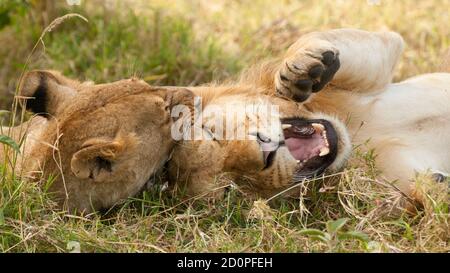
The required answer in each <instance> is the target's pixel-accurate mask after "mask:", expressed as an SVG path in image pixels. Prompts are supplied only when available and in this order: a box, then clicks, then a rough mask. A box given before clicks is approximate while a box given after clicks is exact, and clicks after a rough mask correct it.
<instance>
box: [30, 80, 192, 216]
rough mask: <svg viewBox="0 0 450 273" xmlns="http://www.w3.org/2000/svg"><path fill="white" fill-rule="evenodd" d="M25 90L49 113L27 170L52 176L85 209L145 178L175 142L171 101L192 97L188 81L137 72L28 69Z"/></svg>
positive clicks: (68, 199) (37, 109) (34, 107)
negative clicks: (82, 74) (147, 77)
mask: <svg viewBox="0 0 450 273" xmlns="http://www.w3.org/2000/svg"><path fill="white" fill-rule="evenodd" d="M21 95H22V96H27V97H30V99H29V100H28V101H27V108H28V109H29V110H31V111H32V112H34V113H35V114H36V115H38V116H43V117H45V118H46V119H47V120H48V121H47V122H46V123H45V125H43V126H46V128H45V130H41V131H42V133H41V134H40V135H39V136H37V141H33V142H34V143H35V144H33V147H30V149H31V150H30V153H29V154H28V156H27V158H26V163H25V164H24V165H23V166H24V168H25V171H26V172H27V173H29V174H32V175H33V176H34V177H37V178H44V179H47V178H48V177H49V176H50V177H53V180H54V181H53V182H52V184H51V187H50V190H49V191H50V192H53V193H55V195H56V197H57V200H58V201H59V202H60V203H61V204H67V206H68V208H69V209H71V210H74V209H76V210H78V211H86V212H88V211H91V210H96V209H101V208H107V207H110V206H112V205H114V204H115V203H117V202H119V201H120V200H123V199H125V198H127V197H130V196H133V195H134V194H136V193H137V192H138V191H139V190H140V189H141V188H142V187H143V186H144V185H145V183H146V182H147V181H148V180H149V178H151V177H152V175H154V174H155V172H156V171H157V170H158V169H159V168H160V167H161V166H162V164H164V162H165V161H166V160H167V158H168V156H169V154H170V151H171V149H172V147H173V145H174V141H173V140H172V138H171V136H170V130H171V125H172V122H173V119H172V118H171V116H170V110H171V108H172V107H173V105H178V104H185V105H188V104H189V103H191V102H190V99H191V98H192V94H191V92H190V91H188V90H186V89H182V88H179V89H170V88H154V87H151V86H149V85H148V84H146V83H145V82H143V81H140V80H136V79H129V80H122V81H118V82H114V83H109V84H99V85H94V84H82V83H79V82H77V81H74V80H70V79H68V78H66V77H63V76H61V75H60V74H59V73H56V72H51V71H33V72H30V73H28V74H27V75H26V76H25V78H24V80H23V81H22V86H21ZM39 172H40V173H39ZM42 172H43V175H42Z"/></svg>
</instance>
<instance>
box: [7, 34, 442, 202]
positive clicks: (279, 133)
mask: <svg viewBox="0 0 450 273" xmlns="http://www.w3.org/2000/svg"><path fill="white" fill-rule="evenodd" d="M402 48H403V41H402V39H401V37H400V36H398V35H397V34H394V33H388V32H384V33H370V32H364V31H359V30H348V29H347V30H333V31H328V32H320V33H312V34H308V35H305V36H303V37H301V38H300V39H299V40H298V41H297V42H296V43H295V44H294V45H292V46H291V47H290V48H289V50H288V51H287V54H286V55H285V56H284V58H282V59H280V60H279V61H273V62H268V63H264V64H261V65H259V66H256V67H254V68H252V69H250V70H249V71H248V72H247V73H245V74H244V75H243V76H242V79H241V80H240V81H238V82H236V83H234V84H226V85H211V86H202V87H189V88H188V89H186V88H181V87H180V88H177V87H167V88H164V87H158V88H155V87H150V86H148V85H147V84H145V83H144V82H142V81H137V80H125V81H120V82H116V83H111V84H105V85H94V86H87V85H83V84H80V83H77V82H75V81H71V80H68V79H67V78H64V77H62V76H60V75H55V73H52V72H45V71H44V72H43V71H41V72H33V73H30V74H28V76H27V77H26V78H25V80H24V83H25V84H24V85H23V87H22V95H26V96H30V97H34V98H35V99H34V100H31V101H30V102H29V103H28V107H29V109H30V110H32V111H34V112H35V113H40V114H42V113H43V112H44V113H48V114H43V116H44V117H45V120H42V118H40V120H39V121H38V122H42V124H40V125H38V126H36V125H35V126H31V127H30V128H31V129H32V130H31V132H30V131H28V136H32V142H31V143H30V144H31V145H28V147H27V149H28V152H25V153H23V154H24V155H25V157H26V158H25V161H24V162H25V163H24V165H22V166H23V167H22V169H24V170H25V171H26V172H27V173H31V174H33V176H35V177H36V176H37V175H36V172H43V173H44V175H43V177H44V178H45V177H48V176H50V175H52V176H56V178H55V181H54V183H53V188H51V190H53V191H55V192H56V193H57V198H58V200H59V201H60V203H61V204H64V203H67V204H68V207H69V208H71V209H78V210H82V211H90V210H92V209H100V208H105V207H109V206H112V205H113V204H115V203H118V202H121V201H122V200H124V199H125V198H127V197H129V196H132V195H134V194H135V193H136V192H137V191H138V190H139V189H140V188H142V187H143V186H144V185H145V183H146V181H147V180H148V178H150V177H151V176H152V175H153V174H154V173H155V171H156V170H157V169H158V168H160V167H161V166H162V165H163V164H164V162H165V161H166V159H167V158H168V157H169V153H170V151H171V150H172V147H173V144H174V141H173V140H172V138H171V136H173V134H174V126H172V122H173V120H176V117H177V113H175V112H173V111H172V109H174V108H173V107H174V106H175V105H176V104H183V105H187V106H188V108H191V107H192V106H193V105H192V104H193V97H194V95H195V96H199V97H201V99H202V100H201V102H202V110H203V112H204V115H203V119H202V123H201V124H200V128H201V132H202V134H201V135H202V136H208V138H209V140H208V139H206V140H205V139H203V140H188V139H186V138H185V139H184V140H183V139H182V140H180V142H179V145H176V146H175V149H173V154H172V157H171V160H170V161H169V174H170V178H171V181H172V183H180V184H184V185H186V186H187V187H186V189H187V193H188V194H190V195H197V194H211V193H213V195H215V196H217V195H218V194H220V190H219V191H218V190H216V188H217V187H219V188H220V186H221V181H222V179H218V178H228V179H231V180H232V181H234V182H235V183H236V184H238V185H242V186H246V188H247V189H248V190H250V191H252V192H255V193H259V194H262V195H266V196H269V195H272V194H274V193H276V192H279V191H281V190H283V189H285V188H286V187H289V186H290V185H292V184H293V183H301V182H302V181H304V179H309V178H312V177H314V176H317V175H320V174H322V173H324V172H334V171H336V170H338V169H340V168H342V167H343V166H344V164H345V162H346V160H347V159H348V157H349V155H350V151H351V144H359V143H362V142H365V141H366V140H368V139H370V142H369V147H368V148H375V150H376V153H377V154H378V157H377V158H376V159H377V160H376V163H377V167H378V168H379V169H380V170H381V171H382V176H384V177H386V178H387V179H389V180H396V181H397V182H396V183H397V185H398V187H399V188H400V189H401V190H402V191H403V192H404V193H406V194H408V195H410V196H412V197H414V196H415V195H414V183H413V182H412V179H413V177H414V174H415V172H426V171H428V170H431V171H432V172H434V173H435V174H436V175H435V177H436V178H437V180H439V181H443V180H444V178H445V177H444V174H445V173H448V172H449V171H450V151H449V147H450V138H449V137H448V136H449V135H450V122H449V114H450V107H449V105H450V104H449V103H450V94H449V91H448V88H449V87H450V74H445V73H440V74H428V75H423V76H420V77H417V78H413V79H410V80H407V81H404V82H401V83H398V84H391V79H392V73H393V70H394V67H395V64H396V63H397V60H398V58H399V56H400V53H401V52H402ZM319 91H320V92H319ZM241 106H245V107H248V106H250V107H252V106H254V107H256V108H262V107H264V106H278V108H277V109H278V111H279V115H275V116H272V115H271V114H270V112H264V111H262V112H261V111H257V112H256V113H257V118H256V119H257V120H265V119H269V118H272V119H273V117H275V124H276V125H275V126H256V128H257V130H256V131H255V130H253V129H254V128H255V127H254V126H252V124H251V122H252V119H251V118H247V117H246V118H244V120H243V122H242V123H241V124H238V125H239V126H238V125H236V124H235V123H234V125H232V129H231V131H233V132H234V131H239V130H238V129H239V128H242V127H243V128H245V130H244V139H237V140H233V139H231V140H230V139H226V138H224V137H223V136H221V135H220V133H219V131H218V129H219V128H218V126H216V125H217V124H216V125H213V126H212V124H215V123H214V122H212V121H215V120H217V118H216V117H215V115H217V114H219V115H220V114H221V113H226V112H225V111H216V110H220V109H221V108H227V107H228V108H230V109H233V108H238V109H240V108H239V107H241ZM170 111H172V117H173V118H172V119H171V118H170V116H169V112H170ZM185 118H186V116H183V120H186V119H185ZM232 119H233V120H235V119H234V118H232ZM35 120H36V119H34V120H32V121H31V122H32V123H33V122H35ZM187 120H189V121H190V119H187ZM218 120H219V121H227V120H228V121H229V119H227V116H226V115H225V116H223V119H220V118H219V119H218ZM195 121H197V120H195ZM253 121H254V119H253ZM232 124H233V123H232ZM271 124H272V125H273V124H274V123H271ZM242 125H245V126H242ZM171 127H172V133H170V128H171ZM219 127H220V126H219ZM192 130H194V131H195V128H193V129H192ZM12 131H17V130H16V129H13V130H12ZM175 131H176V130H175ZM189 133H190V131H188V132H182V134H185V135H189ZM16 137H20V136H17V134H16ZM350 139H352V140H351V141H350ZM0 153H1V151H0Z"/></svg>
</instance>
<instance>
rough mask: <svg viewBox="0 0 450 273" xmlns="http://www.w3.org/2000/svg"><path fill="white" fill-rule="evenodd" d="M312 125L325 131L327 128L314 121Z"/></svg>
mask: <svg viewBox="0 0 450 273" xmlns="http://www.w3.org/2000/svg"><path fill="white" fill-rule="evenodd" d="M311 125H312V127H314V129H317V130H320V131H324V130H325V126H323V125H322V124H320V123H313V124H311Z"/></svg>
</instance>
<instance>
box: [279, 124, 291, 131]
mask: <svg viewBox="0 0 450 273" xmlns="http://www.w3.org/2000/svg"><path fill="white" fill-rule="evenodd" d="M291 127H292V124H282V125H281V128H282V129H283V130H284V129H289V128H291Z"/></svg>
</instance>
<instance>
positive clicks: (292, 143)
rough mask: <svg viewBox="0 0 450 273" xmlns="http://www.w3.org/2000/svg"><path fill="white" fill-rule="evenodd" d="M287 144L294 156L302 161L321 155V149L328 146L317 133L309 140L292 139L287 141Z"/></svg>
mask: <svg viewBox="0 0 450 273" xmlns="http://www.w3.org/2000/svg"><path fill="white" fill-rule="evenodd" d="M285 143H286V146H287V147H288V149H289V152H291V154H292V156H293V157H294V158H295V159H297V160H300V161H304V160H308V159H310V158H313V157H315V156H317V155H319V154H320V149H321V148H322V147H325V146H326V144H325V140H324V139H323V138H322V136H321V135H320V134H317V133H316V134H314V135H312V136H311V137H308V138H294V137H290V138H288V139H286V140H285Z"/></svg>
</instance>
